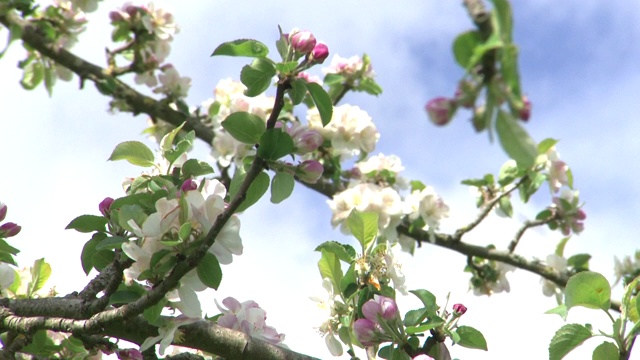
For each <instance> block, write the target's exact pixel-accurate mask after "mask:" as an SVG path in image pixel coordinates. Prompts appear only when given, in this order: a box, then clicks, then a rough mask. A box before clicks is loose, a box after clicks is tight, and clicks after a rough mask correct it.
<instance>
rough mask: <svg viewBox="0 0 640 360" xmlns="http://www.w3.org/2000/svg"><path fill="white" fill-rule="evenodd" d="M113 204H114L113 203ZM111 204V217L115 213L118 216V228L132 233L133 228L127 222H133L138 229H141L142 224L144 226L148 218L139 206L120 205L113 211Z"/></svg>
mask: <svg viewBox="0 0 640 360" xmlns="http://www.w3.org/2000/svg"><path fill="white" fill-rule="evenodd" d="M113 204H115V201H114V203H113ZM113 204H111V209H112V210H111V216H113V214H115V213H117V214H118V215H117V217H118V224H119V225H120V227H122V228H123V229H126V230H129V231H133V228H132V227H131V225H129V220H133V221H134V222H135V223H136V224H138V226H139V227H140V228H142V224H144V222H145V221H146V220H147V217H148V216H147V214H145V212H144V210H143V209H142V207H141V206H140V205H122V206H121V207H120V209H118V210H117V211H113V208H114V207H113Z"/></svg>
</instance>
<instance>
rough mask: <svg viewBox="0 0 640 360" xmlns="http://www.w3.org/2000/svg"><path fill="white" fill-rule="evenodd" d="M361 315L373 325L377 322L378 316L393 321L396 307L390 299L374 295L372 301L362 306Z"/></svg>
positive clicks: (395, 315) (396, 313)
mask: <svg viewBox="0 0 640 360" xmlns="http://www.w3.org/2000/svg"><path fill="white" fill-rule="evenodd" d="M362 314H363V315H364V317H365V318H367V319H369V320H371V321H373V322H375V323H377V322H378V315H380V316H381V317H382V318H383V319H385V320H393V319H395V318H396V317H397V316H398V305H397V304H396V302H395V301H394V300H393V299H391V298H388V297H385V296H380V295H374V296H373V299H372V300H369V301H367V302H366V303H364V305H362Z"/></svg>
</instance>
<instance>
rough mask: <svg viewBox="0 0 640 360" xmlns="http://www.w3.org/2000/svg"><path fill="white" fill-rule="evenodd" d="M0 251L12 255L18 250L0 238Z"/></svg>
mask: <svg viewBox="0 0 640 360" xmlns="http://www.w3.org/2000/svg"><path fill="white" fill-rule="evenodd" d="M0 251H1V252H6V253H9V254H12V255H16V254H17V253H19V252H20V250H19V249H16V248H14V247H13V246H11V245H9V244H8V243H7V242H6V241H4V240H2V239H0Z"/></svg>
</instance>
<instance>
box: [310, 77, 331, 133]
mask: <svg viewBox="0 0 640 360" xmlns="http://www.w3.org/2000/svg"><path fill="white" fill-rule="evenodd" d="M307 90H309V94H310V95H311V99H313V103H314V104H316V108H318V113H319V114H320V119H321V120H322V126H327V124H328V123H329V122H330V121H331V116H333V103H332V102H331V97H330V96H329V94H327V92H326V91H324V89H323V88H322V86H320V85H319V84H316V83H307Z"/></svg>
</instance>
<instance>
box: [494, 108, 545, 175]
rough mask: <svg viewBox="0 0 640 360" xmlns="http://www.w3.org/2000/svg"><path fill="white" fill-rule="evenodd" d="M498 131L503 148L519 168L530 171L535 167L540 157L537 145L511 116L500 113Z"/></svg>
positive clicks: (497, 123) (497, 122) (497, 124)
mask: <svg viewBox="0 0 640 360" xmlns="http://www.w3.org/2000/svg"><path fill="white" fill-rule="evenodd" d="M496 131H497V133H498V138H499V139H500V144H501V145H502V148H503V149H504V151H505V152H506V153H507V155H509V156H510V157H511V158H512V159H514V160H515V161H516V162H517V163H518V167H521V168H525V169H528V168H530V167H531V166H533V164H534V163H535V161H536V157H537V156H538V149H537V147H536V144H535V142H534V141H533V139H531V137H530V136H529V134H527V132H526V131H525V130H524V128H522V126H520V124H519V123H518V122H517V121H516V120H514V119H513V117H511V114H509V113H507V112H504V111H502V110H499V111H498V119H497V121H496Z"/></svg>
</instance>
